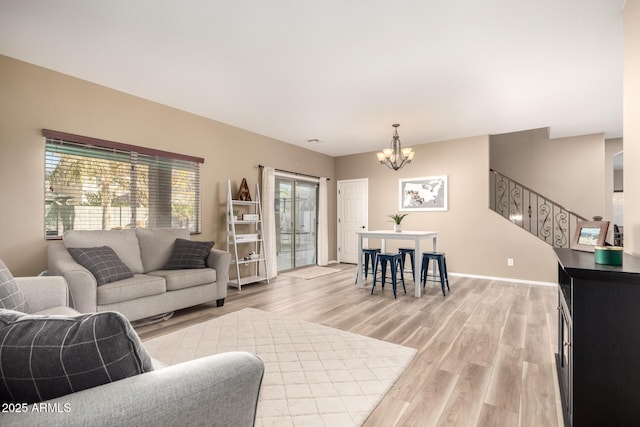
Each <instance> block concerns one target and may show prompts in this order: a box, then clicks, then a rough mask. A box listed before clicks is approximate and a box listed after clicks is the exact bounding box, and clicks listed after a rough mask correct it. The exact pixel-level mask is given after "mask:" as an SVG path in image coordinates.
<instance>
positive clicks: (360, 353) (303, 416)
mask: <svg viewBox="0 0 640 427" xmlns="http://www.w3.org/2000/svg"><path fill="white" fill-rule="evenodd" d="M144 346H145V347H146V349H147V350H148V351H149V353H150V354H151V355H152V356H153V357H155V358H157V359H159V360H160V361H162V362H164V363H166V364H168V365H173V364H176V363H180V362H183V361H187V360H191V359H195V358H198V357H202V356H206V355H209V354H214V353H222V352H225V351H232V350H241V351H248V352H251V353H254V354H257V355H258V356H259V357H260V358H261V359H262V360H263V361H264V363H265V375H264V380H263V382H262V389H261V391H260V402H259V404H258V412H257V420H256V425H257V426H259V427H262V426H265V427H266V426H305V427H307V426H331V427H343V426H359V425H361V424H362V423H363V422H364V421H365V420H366V418H367V417H368V416H369V414H370V413H371V412H372V411H373V409H374V408H375V407H376V405H377V404H378V403H379V402H380V400H382V398H383V397H384V395H385V394H386V393H387V391H388V390H389V389H390V388H391V386H392V385H393V384H394V383H395V382H396V380H397V379H398V377H399V376H400V374H402V372H403V371H404V369H405V368H406V366H407V365H408V364H409V362H410V361H411V359H412V358H413V356H414V355H415V353H416V350H415V349H412V348H407V347H403V346H400V345H396V344H392V343H388V342H385V341H380V340H377V339H373V338H369V337H365V336H362V335H357V334H352V333H350V332H344V331H340V330H338V329H334V328H330V327H328V326H323V325H318V324H315V323H310V322H305V321H303V320H297V319H293V318H289V317H284V316H280V315H278V314H273V313H267V312H265V311H261V310H256V309H252V308H246V309H244V310H240V311H237V312H234V313H230V314H227V315H224V316H221V317H219V318H217V319H213V320H209V321H206V322H203V323H201V324H198V325H194V326H190V327H188V328H185V329H182V330H180V331H176V332H173V333H170V334H167V335H164V336H161V337H157V338H153V339H151V340H148V341H145V342H144Z"/></svg>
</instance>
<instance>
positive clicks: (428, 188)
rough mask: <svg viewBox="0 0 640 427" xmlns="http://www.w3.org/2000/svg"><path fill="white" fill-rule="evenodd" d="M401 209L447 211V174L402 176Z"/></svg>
mask: <svg viewBox="0 0 640 427" xmlns="http://www.w3.org/2000/svg"><path fill="white" fill-rule="evenodd" d="M399 184H400V191H399V194H400V200H399V203H400V208H399V210H400V211H446V210H448V206H447V175H439V176H425V177H422V178H402V179H400V180H399Z"/></svg>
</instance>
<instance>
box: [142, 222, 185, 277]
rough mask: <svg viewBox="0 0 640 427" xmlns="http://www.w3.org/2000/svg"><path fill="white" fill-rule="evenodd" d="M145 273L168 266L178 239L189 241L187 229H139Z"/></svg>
mask: <svg viewBox="0 0 640 427" xmlns="http://www.w3.org/2000/svg"><path fill="white" fill-rule="evenodd" d="M136 234H137V236H138V241H139V242H140V254H141V256H142V268H143V272H144V273H148V272H149V271H155V270H160V269H161V268H162V267H164V266H165V265H167V262H168V261H169V257H170V256H171V251H172V250H173V243H174V242H175V241H176V239H185V240H189V230H188V229H186V228H137V229H136Z"/></svg>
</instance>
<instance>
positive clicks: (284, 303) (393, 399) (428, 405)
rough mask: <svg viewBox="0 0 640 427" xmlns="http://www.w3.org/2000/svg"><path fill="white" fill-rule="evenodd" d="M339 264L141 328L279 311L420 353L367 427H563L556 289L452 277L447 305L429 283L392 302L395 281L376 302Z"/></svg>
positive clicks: (148, 331)
mask: <svg viewBox="0 0 640 427" xmlns="http://www.w3.org/2000/svg"><path fill="white" fill-rule="evenodd" d="M332 267H334V266H332ZM335 267H337V268H340V269H341V270H342V271H341V272H339V273H335V274H332V275H329V276H323V277H319V278H316V279H312V280H303V279H295V278H289V277H283V276H281V277H278V278H277V279H275V280H272V281H271V283H270V284H268V285H267V284H264V283H257V284H253V285H248V286H245V287H243V289H242V291H241V292H238V290H237V289H234V288H229V294H228V296H227V299H226V302H225V305H224V307H220V308H218V307H215V303H214V304H212V305H202V306H199V307H195V308H190V309H186V310H181V311H179V312H177V313H176V314H175V315H174V317H173V318H171V319H169V320H168V321H165V322H162V323H159V324H154V325H147V326H141V327H137V328H136V330H137V331H138V333H139V334H140V336H141V338H142V339H143V341H144V340H146V339H150V338H153V337H155V336H158V335H162V334H165V333H169V332H173V331H175V330H178V329H181V328H184V327H186V326H190V325H193V324H196V323H199V322H202V321H205V320H208V319H212V318H216V317H219V316H222V315H224V314H227V313H230V312H233V311H236V310H241V309H243V308H246V307H253V308H257V309H260V310H264V311H269V312H273V313H280V314H282V315H286V316H291V317H296V318H299V319H303V320H306V321H310V322H315V323H320V324H323V325H327V326H331V327H334V328H338V329H342V330H345V331H350V332H354V333H358V334H362V335H367V336H370V337H373V338H377V339H381V340H385V341H389V342H393V343H397V344H401V345H404V346H407V347H413V348H415V349H417V350H418V353H417V354H416V356H415V358H414V359H413V360H412V362H411V364H410V365H409V367H408V368H407V370H406V371H405V372H404V373H403V375H402V376H401V377H400V378H399V379H398V381H397V383H396V384H395V385H394V387H393V388H392V389H391V390H390V391H389V392H388V393H387V395H386V396H385V397H384V399H383V400H382V401H381V402H380V404H379V405H378V407H377V408H376V409H375V411H374V412H373V413H372V414H371V415H370V416H369V418H368V419H367V421H366V422H365V424H364V425H365V426H367V427H371V426H384V427H388V426H499V427H508V426H523V427H524V426H536V427H540V426H544V427H547V426H550V427H553V426H562V425H563V421H562V412H561V406H560V399H559V392H558V385H557V376H556V371H555V364H554V353H555V352H556V351H557V350H556V347H557V341H556V340H557V310H556V306H557V294H556V292H557V291H556V289H555V288H554V287H545V286H535V285H523V284H516V283H509V282H502V281H489V280H478V279H470V278H463V277H456V276H451V277H450V284H451V292H450V294H447V297H446V298H445V297H443V296H442V293H441V291H440V287H439V285H433V284H430V285H429V286H428V287H427V289H426V291H425V294H424V295H423V296H422V298H415V297H413V296H412V295H413V282H412V281H411V280H408V281H407V294H406V295H405V294H404V293H403V292H402V291H401V290H400V291H399V294H398V299H397V300H394V299H393V294H392V291H391V285H390V284H389V285H387V286H386V287H385V289H384V290H381V289H380V287H379V286H376V291H375V293H374V295H371V294H370V280H371V278H370V277H369V280H368V281H367V282H365V286H367V287H366V288H356V287H355V286H354V279H355V267H354V266H352V265H337V266H335ZM332 427H338V426H332Z"/></svg>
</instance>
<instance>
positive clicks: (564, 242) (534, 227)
mask: <svg viewBox="0 0 640 427" xmlns="http://www.w3.org/2000/svg"><path fill="white" fill-rule="evenodd" d="M489 171H490V175H489V176H490V179H489V181H490V191H489V197H490V200H489V208H490V209H491V210H493V211H494V212H495V213H497V214H498V215H500V216H501V217H503V218H505V219H508V220H509V222H511V223H512V224H514V225H517V226H518V227H520V228H522V229H523V230H525V231H527V232H529V233H531V234H533V235H534V236H536V237H538V238H539V239H540V240H542V241H544V242H545V243H548V244H549V245H551V246H553V247H558V248H565V247H570V245H571V236H572V233H573V230H574V228H573V227H574V226H575V225H577V223H578V222H579V221H587V219H586V218H585V217H583V216H582V215H578V214H577V213H575V212H573V211H571V210H569V209H567V208H566V207H564V206H563V205H561V204H559V203H556V202H555V201H553V200H551V199H550V198H548V197H546V196H544V195H542V194H540V193H539V192H537V191H535V190H532V189H531V188H529V187H527V186H526V185H523V184H521V183H520V182H518V181H516V180H515V179H513V178H511V177H509V176H507V175H505V174H503V173H501V172H498V171H496V170H495V169H492V168H489Z"/></svg>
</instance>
